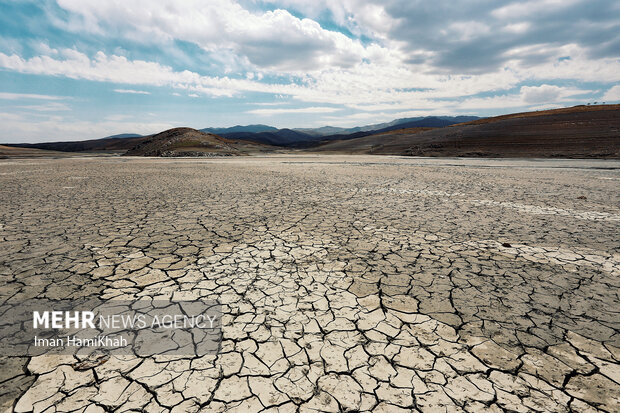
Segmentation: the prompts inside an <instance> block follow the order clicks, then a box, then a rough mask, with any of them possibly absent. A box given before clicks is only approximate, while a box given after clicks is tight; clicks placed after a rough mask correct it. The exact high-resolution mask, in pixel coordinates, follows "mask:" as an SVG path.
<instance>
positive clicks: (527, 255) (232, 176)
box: [0, 155, 620, 413]
mask: <svg viewBox="0 0 620 413" xmlns="http://www.w3.org/2000/svg"><path fill="white" fill-rule="evenodd" d="M619 206H620V161H579V160H500V159H496V160H489V159H486V160H485V159H475V160H474V159H471V160H468V159H446V158H443V159H428V158H425V159H422V158H402V157H371V156H335V155H334V156H323V155H321V156H311V155H303V156H301V155H300V156H294V155H291V156H287V155H281V156H269V157H258V156H257V157H235V158H225V159H224V158H223V159H156V158H128V157H102V158H97V157H91V158H65V159H21V160H11V159H8V160H0V246H1V249H0V298H1V300H2V303H3V304H10V305H15V306H19V304H20V303H22V302H24V300H27V299H29V298H33V297H45V298H49V299H54V300H56V299H77V298H80V297H84V296H93V297H99V298H102V299H104V300H120V299H124V300H136V299H144V298H145V297H158V298H168V299H173V300H174V299H185V300H192V299H198V298H204V299H217V300H219V301H220V302H221V303H222V311H223V317H222V324H223V329H222V331H223V341H222V344H221V349H220V351H219V353H218V354H217V355H206V356H202V357H195V358H185V357H180V356H177V357H175V356H152V357H136V356H113V357H108V358H97V359H91V358H85V359H78V358H75V357H73V356H50V355H44V356H36V357H6V356H5V357H2V358H0V407H1V408H2V410H6V411H17V412H29V411H37V412H38V411H45V412H65V411H76V412H88V413H94V412H104V411H118V412H121V411H148V412H164V411H174V412H193V411H205V412H207V411H209V412H210V411H214V412H221V411H238V412H258V411H269V412H295V411H299V412H323V411H328V412H339V411H374V412H400V411H403V412H409V411H424V412H442V411H450V412H452V411H468V412H469V411H471V412H474V411H497V412H499V411H515V412H527V411H541V412H542V411H545V412H547V411H553V412H564V411H575V412H588V411H599V410H600V411H607V412H617V411H620V366H619V365H620V208H619ZM0 316H1V315H0Z"/></svg>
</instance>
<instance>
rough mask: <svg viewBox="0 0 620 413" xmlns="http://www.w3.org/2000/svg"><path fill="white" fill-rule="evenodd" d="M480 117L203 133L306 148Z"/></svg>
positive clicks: (259, 127) (236, 128)
mask: <svg viewBox="0 0 620 413" xmlns="http://www.w3.org/2000/svg"><path fill="white" fill-rule="evenodd" d="M476 119H480V118H479V117H477V116H428V117H417V118H402V119H395V120H393V121H391V122H387V123H377V124H374V125H366V126H358V127H355V128H338V127H334V126H323V127H320V128H296V129H276V128H274V127H272V126H267V125H248V126H233V127H232V128H205V129H201V130H202V131H203V132H208V133H215V134H217V135H220V136H223V137H225V138H228V139H240V140H247V141H252V142H258V143H264V144H268V145H275V146H287V147H299V148H303V147H308V146H312V145H315V144H316V143H318V142H322V141H330V140H341V139H353V138H360V137H363V136H368V135H371V134H374V133H380V132H388V131H391V130H396V129H403V128H443V127H444V126H450V125H454V124H457V123H463V122H470V121H472V120H476Z"/></svg>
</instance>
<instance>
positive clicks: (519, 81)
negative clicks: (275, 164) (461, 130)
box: [0, 0, 620, 143]
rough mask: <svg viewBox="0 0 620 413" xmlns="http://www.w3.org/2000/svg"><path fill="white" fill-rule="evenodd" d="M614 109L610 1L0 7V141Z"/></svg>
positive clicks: (214, 1) (147, 1) (618, 14)
mask: <svg viewBox="0 0 620 413" xmlns="http://www.w3.org/2000/svg"><path fill="white" fill-rule="evenodd" d="M619 101H620V2H618V1H617V0H609V1H606V0H583V1H579V0H531V1H498V0H468V1H461V0H451V1H444V0H435V1H427V0H402V1H401V0H386V1H381V2H379V1H365V0H314V1H306V0H264V1H262V0H254V1H252V0H244V1H232V0H209V1H198V0H183V1H174V0H157V1H153V0H105V1H102V0H55V1H52V0H38V1H28V0H20V1H14V0H0V142H2V143H16V142H44V141H58V140H67V141H70V140H83V139H94V138H100V137H104V136H109V135H114V134H118V133H139V134H150V133H156V132H160V131H162V130H165V129H168V128H172V127H177V126H189V127H193V128H205V127H226V126H233V125H237V124H242V125H247V124H257V123H262V124H267V125H272V126H275V127H279V128H283V127H319V126H325V125H331V126H342V127H350V126H357V125H366V124H372V123H378V122H385V121H390V120H393V119H396V118H403V117H414V116H432V115H477V116H493V115H499V114H504V113H513V112H519V111H528V110H540V109H546V108H553V107H562V106H572V105H576V104H586V103H589V102H599V103H601V102H607V103H613V102H619Z"/></svg>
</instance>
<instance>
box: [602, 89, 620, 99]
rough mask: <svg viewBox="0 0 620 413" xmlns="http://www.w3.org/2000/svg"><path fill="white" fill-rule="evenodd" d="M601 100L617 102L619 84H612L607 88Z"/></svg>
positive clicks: (619, 93)
mask: <svg viewBox="0 0 620 413" xmlns="http://www.w3.org/2000/svg"><path fill="white" fill-rule="evenodd" d="M601 99H602V100H603V102H618V101H620V85H616V86H613V87H612V88H611V89H609V90H608V91H607V92H605V94H604V95H603V97H602V98H601Z"/></svg>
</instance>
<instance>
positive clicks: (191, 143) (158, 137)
mask: <svg viewBox="0 0 620 413" xmlns="http://www.w3.org/2000/svg"><path fill="white" fill-rule="evenodd" d="M268 149H269V148H268V147H267V146H265V145H259V144H254V143H250V142H245V141H241V142H239V141H234V140H231V139H227V138H223V137H221V136H218V135H214V134H212V133H206V132H203V131H199V130H196V129H192V128H174V129H169V130H166V131H163V132H161V133H158V134H155V135H151V136H147V137H146V138H145V139H144V140H143V141H141V142H139V143H138V144H137V145H136V146H134V147H133V148H131V149H129V150H128V151H127V152H126V153H125V155H127V156H230V155H242V154H245V153H248V152H252V151H264V150H268Z"/></svg>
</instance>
